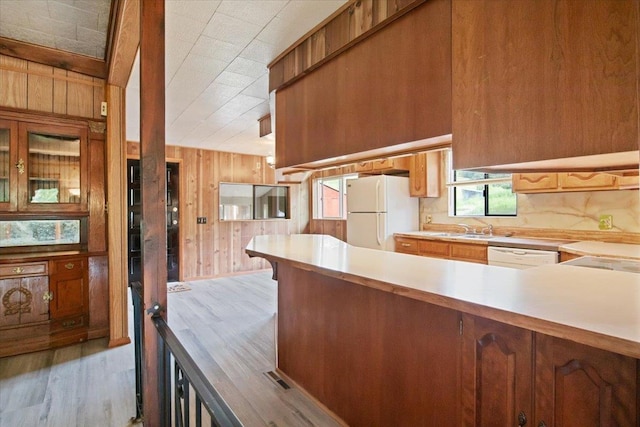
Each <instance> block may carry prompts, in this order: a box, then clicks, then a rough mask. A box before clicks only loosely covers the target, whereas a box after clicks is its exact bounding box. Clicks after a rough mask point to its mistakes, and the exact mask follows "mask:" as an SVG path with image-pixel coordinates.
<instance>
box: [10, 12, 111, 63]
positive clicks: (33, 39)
mask: <svg viewBox="0 0 640 427" xmlns="http://www.w3.org/2000/svg"><path fill="white" fill-rule="evenodd" d="M110 12H111V0H0V36H2V37H6V38H10V39H14V40H19V41H22V42H28V43H32V44H37V45H41V46H47V47H51V48H55V49H60V50H64V51H68V52H72V53H78V54H81V55H86V56H91V57H93V58H99V59H104V52H105V44H106V41H107V29H108V27H109V14H110Z"/></svg>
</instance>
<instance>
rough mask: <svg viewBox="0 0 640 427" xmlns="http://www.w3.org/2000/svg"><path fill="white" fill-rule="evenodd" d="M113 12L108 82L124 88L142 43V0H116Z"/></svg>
mask: <svg viewBox="0 0 640 427" xmlns="http://www.w3.org/2000/svg"><path fill="white" fill-rule="evenodd" d="M111 13H112V18H113V19H112V22H111V25H112V31H111V32H110V36H109V39H110V40H109V49H108V52H109V56H108V57H107V58H108V73H107V75H108V77H107V82H108V83H109V84H110V85H114V86H118V87H122V88H124V87H127V83H128V82H129V75H130V74H131V69H132V68H133V63H134V61H135V59H136V53H137V52H138V46H139V45H140V0H114V3H113V9H112V12H111Z"/></svg>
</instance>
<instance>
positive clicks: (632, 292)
mask: <svg viewBox="0 0 640 427" xmlns="http://www.w3.org/2000/svg"><path fill="white" fill-rule="evenodd" d="M631 246H634V245H631ZM246 250H247V253H249V254H250V255H252V256H261V257H264V258H267V259H269V260H270V261H276V262H279V261H282V262H289V263H291V264H293V265H294V266H297V267H300V268H304V269H307V270H311V271H316V272H319V273H321V274H324V275H328V276H332V277H337V278H340V279H343V280H346V281H350V282H353V283H357V284H360V285H363V286H368V287H372V288H376V289H380V290H383V291H386V292H393V293H395V294H400V295H405V296H407V297H410V298H414V299H419V300H422V301H426V302H430V303H433V304H437V305H441V306H445V307H450V308H452V309H456V310H460V311H463V312H468V313H471V314H476V315H479V316H482V317H486V318H490V319H494V320H498V321H502V322H505V323H509V324H513V325H516V326H521V327H524V328H527V329H531V330H534V331H538V332H542V333H546V334H549V335H552V336H557V337H561V338H566V339H571V340H574V341H577V342H581V343H583V344H587V345H591V346H594V347H598V348H602V349H604V350H608V351H614V352H617V353H621V354H626V355H629V356H632V357H636V358H640V275H638V274H633V273H627V272H618V271H604V270H597V269H591V268H585V267H576V266H570V265H561V264H556V265H546V266H541V267H535V268H532V269H529V270H514V269H509V268H504V267H496V266H487V265H482V264H474V263H467V262H461V261H449V260H442V259H436V258H428V257H420V256H415V255H406V254H400V253H394V252H384V251H378V250H374V249H365V248H358V247H354V246H351V245H348V244H346V243H344V242H342V241H340V240H338V239H336V238H334V237H330V236H323V235H292V236H286V235H274V236H255V237H254V238H253V239H252V240H251V242H249V245H248V246H247V248H246Z"/></svg>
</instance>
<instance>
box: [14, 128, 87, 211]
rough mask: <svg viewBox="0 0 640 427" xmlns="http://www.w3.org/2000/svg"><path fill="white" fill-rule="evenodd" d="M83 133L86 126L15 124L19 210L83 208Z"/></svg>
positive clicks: (84, 177) (84, 204) (68, 209)
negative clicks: (16, 128)
mask: <svg viewBox="0 0 640 427" xmlns="http://www.w3.org/2000/svg"><path fill="white" fill-rule="evenodd" d="M87 134H88V131H87V127H86V126H69V125H51V124H38V123H27V122H23V123H20V124H19V148H18V160H17V163H16V164H15V167H16V169H17V172H18V210H19V211H29V212H85V211H87V209H88V208H87V182H88V179H87V175H88V170H87V157H88V156H87V149H88V146H87V136H88V135H87Z"/></svg>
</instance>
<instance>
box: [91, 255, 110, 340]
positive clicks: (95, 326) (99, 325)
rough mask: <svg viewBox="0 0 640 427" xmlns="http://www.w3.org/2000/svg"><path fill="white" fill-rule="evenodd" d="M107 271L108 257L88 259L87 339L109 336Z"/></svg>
mask: <svg viewBox="0 0 640 427" xmlns="http://www.w3.org/2000/svg"><path fill="white" fill-rule="evenodd" d="M108 271H109V260H108V257H106V256H92V257H89V332H88V338H89V339H93V338H98V337H106V336H109V304H107V301H109V280H108Z"/></svg>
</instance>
